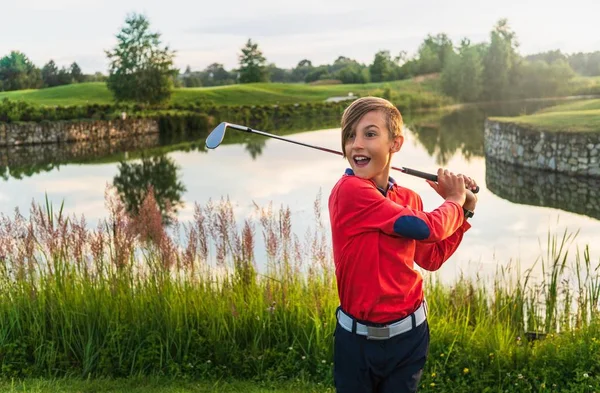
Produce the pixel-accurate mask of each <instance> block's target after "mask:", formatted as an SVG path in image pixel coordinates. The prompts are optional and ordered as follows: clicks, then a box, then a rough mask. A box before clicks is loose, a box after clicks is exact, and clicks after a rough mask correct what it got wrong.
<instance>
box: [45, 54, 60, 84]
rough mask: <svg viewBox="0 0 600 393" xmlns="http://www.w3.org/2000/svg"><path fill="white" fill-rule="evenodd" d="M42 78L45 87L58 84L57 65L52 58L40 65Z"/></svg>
mask: <svg viewBox="0 0 600 393" xmlns="http://www.w3.org/2000/svg"><path fill="white" fill-rule="evenodd" d="M42 80H43V81H44V86H46V87H54V86H58V67H57V66H56V63H54V60H50V61H49V62H48V63H46V64H45V65H44V67H42Z"/></svg>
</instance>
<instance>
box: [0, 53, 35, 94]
mask: <svg viewBox="0 0 600 393" xmlns="http://www.w3.org/2000/svg"><path fill="white" fill-rule="evenodd" d="M42 85H43V81H42V73H41V71H40V69H39V68H37V67H36V66H35V65H33V63H32V62H31V61H30V60H29V58H27V56H25V54H23V53H21V52H18V51H12V52H10V54H9V55H8V56H4V57H3V58H1V59H0V91H2V90H6V91H9V90H23V89H39V88H40V87H42Z"/></svg>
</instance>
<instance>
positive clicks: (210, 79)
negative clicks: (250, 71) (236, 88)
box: [203, 63, 234, 86]
mask: <svg viewBox="0 0 600 393" xmlns="http://www.w3.org/2000/svg"><path fill="white" fill-rule="evenodd" d="M203 74H204V78H205V79H204V80H203V82H204V85H205V86H221V85H231V84H233V83H234V80H233V78H232V76H231V74H230V73H229V72H227V70H226V69H225V67H224V66H223V64H220V63H212V64H211V65H209V66H208V67H206V68H205V69H204V71H203Z"/></svg>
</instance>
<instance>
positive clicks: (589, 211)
mask: <svg viewBox="0 0 600 393" xmlns="http://www.w3.org/2000/svg"><path fill="white" fill-rule="evenodd" d="M485 181H486V183H487V188H488V189H489V190H490V191H491V192H493V193H494V194H496V195H497V196H499V197H501V198H504V199H506V200H509V201H511V202H514V203H520V204H525V205H532V206H544V207H553V208H557V209H561V210H565V211H569V212H572V213H577V214H583V215H586V216H588V217H593V218H595V219H598V220H600V179H599V178H591V177H585V176H582V177H577V176H571V175H567V174H564V173H558V172H548V171H542V170H539V169H533V168H524V167H518V166H514V165H512V164H508V163H505V162H502V161H498V160H496V159H494V158H491V157H486V170H485Z"/></svg>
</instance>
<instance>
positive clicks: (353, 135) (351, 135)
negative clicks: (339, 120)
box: [348, 134, 356, 140]
mask: <svg viewBox="0 0 600 393" xmlns="http://www.w3.org/2000/svg"><path fill="white" fill-rule="evenodd" d="M355 136H356V134H350V135H348V140H351V139H354V137H355Z"/></svg>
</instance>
